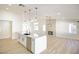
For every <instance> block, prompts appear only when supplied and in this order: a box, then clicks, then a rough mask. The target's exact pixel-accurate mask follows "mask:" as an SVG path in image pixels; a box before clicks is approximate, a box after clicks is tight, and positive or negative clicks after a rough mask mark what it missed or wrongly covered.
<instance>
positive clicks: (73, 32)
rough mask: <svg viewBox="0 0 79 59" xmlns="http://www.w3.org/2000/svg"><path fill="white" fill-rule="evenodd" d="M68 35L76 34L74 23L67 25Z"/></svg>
mask: <svg viewBox="0 0 79 59" xmlns="http://www.w3.org/2000/svg"><path fill="white" fill-rule="evenodd" d="M69 33H72V34H76V33H77V27H76V24H74V23H71V24H69Z"/></svg>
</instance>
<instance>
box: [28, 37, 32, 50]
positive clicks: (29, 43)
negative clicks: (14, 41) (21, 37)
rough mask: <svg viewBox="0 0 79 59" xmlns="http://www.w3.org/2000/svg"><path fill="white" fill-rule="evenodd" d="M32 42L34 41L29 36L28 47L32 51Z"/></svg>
mask: <svg viewBox="0 0 79 59" xmlns="http://www.w3.org/2000/svg"><path fill="white" fill-rule="evenodd" d="M31 44H32V41H31V38H30V37H27V49H28V50H29V51H31V49H32V48H31V46H32V45H31Z"/></svg>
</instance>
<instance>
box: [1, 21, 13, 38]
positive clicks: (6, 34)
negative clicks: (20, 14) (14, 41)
mask: <svg viewBox="0 0 79 59" xmlns="http://www.w3.org/2000/svg"><path fill="white" fill-rule="evenodd" d="M11 29H12V27H11V21H5V20H0V39H5V38H11V36H12V35H11Z"/></svg>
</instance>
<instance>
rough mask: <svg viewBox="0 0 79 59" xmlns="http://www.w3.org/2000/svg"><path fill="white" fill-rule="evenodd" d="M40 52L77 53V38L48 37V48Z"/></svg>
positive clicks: (78, 42) (78, 52)
mask: <svg viewBox="0 0 79 59" xmlns="http://www.w3.org/2000/svg"><path fill="white" fill-rule="evenodd" d="M42 54H79V40H76V39H75V40H74V39H65V38H55V37H54V38H50V39H48V48H47V49H46V50H45V51H44V52H42Z"/></svg>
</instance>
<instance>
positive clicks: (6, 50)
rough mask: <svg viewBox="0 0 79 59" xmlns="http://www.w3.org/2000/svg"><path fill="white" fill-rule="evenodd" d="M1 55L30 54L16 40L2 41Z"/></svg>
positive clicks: (0, 44) (0, 43) (0, 45)
mask: <svg viewBox="0 0 79 59" xmlns="http://www.w3.org/2000/svg"><path fill="white" fill-rule="evenodd" d="M0 54H30V52H29V51H27V49H26V48H24V47H23V46H22V45H20V44H19V43H18V42H17V41H16V40H11V39H0Z"/></svg>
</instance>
